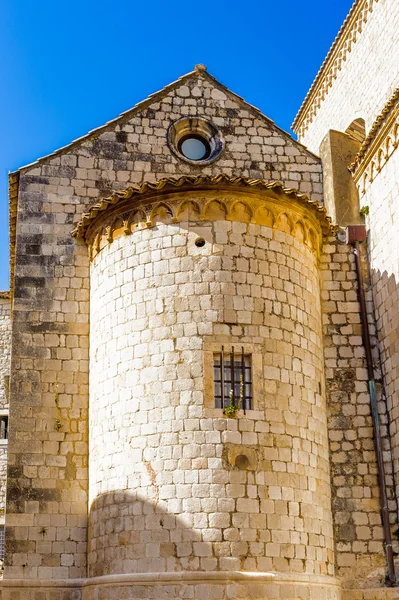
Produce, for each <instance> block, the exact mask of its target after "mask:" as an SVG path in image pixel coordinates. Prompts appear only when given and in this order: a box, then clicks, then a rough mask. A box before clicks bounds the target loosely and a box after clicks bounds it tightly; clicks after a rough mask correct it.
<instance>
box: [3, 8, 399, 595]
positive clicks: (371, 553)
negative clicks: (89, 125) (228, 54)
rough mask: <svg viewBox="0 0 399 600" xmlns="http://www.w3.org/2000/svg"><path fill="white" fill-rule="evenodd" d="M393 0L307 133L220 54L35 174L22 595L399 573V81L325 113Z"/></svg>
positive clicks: (21, 408)
mask: <svg viewBox="0 0 399 600" xmlns="http://www.w3.org/2000/svg"><path fill="white" fill-rule="evenodd" d="M389 4H390V2H389V0H385V1H383V0H379V2H377V3H376V2H374V3H373V2H366V0H358V1H357V2H355V5H354V6H353V8H352V9H351V13H350V15H349V17H348V19H347V21H346V22H345V24H344V27H343V29H342V30H341V32H340V34H339V36H338V38H337V40H336V42H335V43H334V45H333V48H332V49H331V51H330V54H329V56H328V58H327V62H326V63H325V65H324V66H323V67H322V70H321V71H320V73H319V75H318V78H317V80H316V82H315V84H314V85H313V88H312V90H311V91H310V93H309V96H308V98H307V100H306V101H305V103H304V105H303V107H302V108H301V112H300V113H299V115H298V117H297V119H296V124H295V127H296V128H297V131H298V135H299V142H297V141H295V140H293V139H292V138H291V137H290V136H289V135H288V134H287V133H285V132H284V131H282V130H281V129H279V128H278V127H277V126H276V125H275V124H274V123H273V122H272V121H271V120H270V119H268V118H267V117H265V116H264V115H263V114H261V113H260V111H258V110H257V109H256V108H254V107H253V106H250V105H248V104H247V103H245V102H244V101H243V100H242V99H241V98H240V97H238V96H236V95H235V94H234V93H233V92H231V91H230V90H229V89H227V88H226V87H225V86H224V85H222V84H221V83H220V82H218V81H217V80H216V79H215V78H214V77H212V76H211V75H210V74H209V73H208V72H207V70H206V68H205V67H204V66H203V65H197V66H196V67H195V69H194V71H193V72H191V73H188V74H187V75H185V76H184V77H181V78H180V79H179V80H178V81H176V82H174V83H172V84H170V85H169V86H167V87H166V88H164V89H163V90H161V91H160V92H158V93H156V94H154V95H152V96H151V97H149V98H148V99H147V100H145V101H143V102H141V103H140V104H138V105H137V106H136V107H134V108H133V109H131V110H129V111H127V112H126V113H124V114H123V115H121V116H120V117H119V118H117V119H115V120H114V121H111V122H109V123H108V124H106V125H105V126H103V127H100V128H99V129H97V130H95V131H92V132H90V133H89V134H88V135H87V136H85V137H83V138H81V139H79V140H77V141H76V142H73V143H72V144H71V145H69V146H67V147H65V148H63V149H61V150H59V151H57V152H55V153H53V154H52V155H50V156H47V157H45V158H43V159H40V160H38V161H37V162H36V163H33V164H32V165H29V166H27V167H24V168H22V169H20V170H19V171H18V172H16V173H13V174H11V176H10V217H11V218H10V223H11V291H10V294H11V299H12V368H11V378H10V398H11V404H10V432H9V436H8V437H9V442H8V443H9V460H8V480H7V512H6V526H7V527H6V558H5V565H6V566H5V572H4V579H3V581H2V583H1V586H0V590H1V595H2V598H4V600H25V599H26V600H37V599H39V598H40V600H41V599H42V598H43V599H45V600H50V599H51V600H70V599H71V600H72V599H73V600H75V599H76V600H78V599H80V598H83V599H84V600H97V599H100V598H101V599H104V600H107V599H108V598H109V599H111V598H112V599H113V598H129V599H132V600H133V599H136V598H137V599H138V598H141V599H145V600H147V599H148V600H150V599H154V598H157V599H158V598H171V599H177V598H188V599H190V598H192V599H200V598H209V599H211V600H213V599H214V600H218V599H222V598H223V599H224V598H226V599H229V598H231V599H233V598H234V599H238V600H247V599H250V598H251V599H259V600H260V599H264V600H266V599H267V600H277V599H280V598H286V599H288V600H298V599H301V600H302V599H303V600H305V599H306V600H340V599H341V598H342V600H371V599H374V598H380V599H393V598H398V597H399V588H398V587H397V583H396V575H395V564H394V557H395V555H396V553H397V551H398V543H397V531H398V507H397V491H398V490H397V485H398V483H399V482H398V480H397V476H398V473H397V471H398V464H397V453H398V442H399V440H398V438H397V433H396V425H397V419H398V412H397V411H398V406H397V397H396V396H395V394H397V388H398V385H399V384H398V377H397V361H396V358H395V357H396V354H395V352H396V351H397V345H398V341H397V335H396V334H397V297H396V296H395V290H396V288H395V287H394V283H395V281H396V279H395V278H396V277H397V271H395V268H397V262H396V263H395V260H396V261H397V248H398V242H397V238H395V234H394V229H395V227H396V225H395V223H396V220H395V214H396V213H395V207H396V206H397V192H398V191H399V190H398V188H399V185H398V182H396V184H395V179H394V175H392V176H390V175H389V173H391V171H388V170H387V171H385V173H386V175H384V168H388V165H389V163H390V161H391V159H392V158H394V156H395V152H397V146H398V143H397V140H396V138H394V137H392V136H391V137H390V139H391V142H390V144H389V146H388V148H389V149H388V150H387V151H386V152H385V154H384V161H385V162H384V161H383V160H382V159H381V160H380V163H379V170H378V172H377V171H373V173H374V175H373V183H371V184H370V186H371V187H370V188H369V187H367V185H368V184H367V185H363V183H364V177H363V176H360V175H359V173H360V171H361V169H362V168H363V165H365V164H366V162H367V160H368V152H369V151H370V150H369V149H370V148H372V147H373V144H375V143H376V142H375V140H376V139H377V138H378V136H379V135H382V133H381V132H382V130H383V128H384V127H385V125H386V124H387V123H388V121H389V123H391V120H392V119H393V116H392V115H396V112H395V111H396V108H395V107H396V104H395V103H396V101H397V95H395V94H393V93H392V92H393V91H392V90H388V91H387V92H386V97H387V100H385V99H384V98H385V97H384V98H382V99H383V100H384V102H382V105H381V104H379V100H378V98H377V97H376V98H375V106H376V107H377V108H376V109H375V111H376V112H378V110H382V111H383V112H382V116H380V117H378V119H377V121H376V125H373V126H371V123H372V116H371V112H372V111H373V110H374V105H372V103H371V101H369V102H368V103H367V101H365V106H366V105H367V106H368V107H369V110H370V114H369V113H368V114H367V115H366V113H365V112H363V113H362V115H363V116H362V115H360V114H358V112H357V109H356V110H352V109H353V106H354V105H353V102H354V101H353V99H352V98H351V97H350V96H348V100H347V105H345V104H344V105H343V106H345V110H346V115H347V118H346V117H345V118H344V122H343V123H339V124H338V123H337V124H336V123H335V121H334V119H335V118H336V117H335V112H334V111H335V109H334V108H333V107H332V108H330V109H329V110H330V112H331V117H330V119H329V120H328V118H327V117H323V118H321V117H320V120H319V121H318V115H324V112H323V110H324V109H323V106H324V104H323V103H328V102H329V100H330V99H331V98H332V97H333V92H334V86H335V85H337V86H338V85H339V82H340V77H341V72H342V74H343V75H342V77H344V76H345V77H348V76H347V75H344V74H345V69H346V68H347V67H346V64H347V63H348V64H349V63H350V57H351V51H354V49H356V47H357V44H361V43H362V39H363V38H365V39H369V40H370V39H372V38H373V35H374V34H373V33H370V28H377V30H379V31H381V29H382V28H383V27H391V28H392V35H391V36H387V37H390V39H391V44H393V43H394V42H395V43H398V39H397V34H396V33H395V32H396V31H397V29H394V26H395V23H396V20H395V19H396V17H395V15H396V14H397V12H398V11H397V10H396V7H395V6H393V5H394V3H393V1H392V6H391V7H390V6H389ZM395 10H396V12H395ZM387 11H391V13H390V14H391V15H392V16H393V17H392V19H391V18H390V20H389V23H387V14H388V12H387ZM354 31H356V35H354V33H353V32H354ZM373 31H374V30H373ZM395 36H396V37H395ZM349 39H350V40H351V42H350V43H349V41H348V40H349ZM343 48H344V50H345V51H344V50H343ZM391 51H392V52H393V51H394V49H393V48H391ZM384 52H385V54H386V52H387V49H385V50H384ZM383 55H384V54H381V56H383ZM377 59H378V55H377V54H376V60H377ZM361 68H364V65H363V64H358V69H359V71H360V70H361ZM330 69H333V73H334V75H331V72H330ZM376 71H378V69H376ZM378 72H379V71H378ZM397 72H398V69H397ZM389 73H390V74H389V76H388V75H387V76H386V77H385V78H384V77H383V76H381V81H380V82H379V83H378V84H377V83H376V88H377V87H378V90H379V92H378V93H380V94H382V95H383V93H382V92H381V86H382V85H383V84H384V85H385V86H386V89H388V88H390V87H392V85H394V81H393V78H394V75H392V74H391V71H390V72H389ZM350 77H353V74H352V75H350V76H349V78H350ZM390 78H391V79H392V81H391V79H390ZM327 81H328V85H327V83H325V82H327ZM319 88H320V89H323V90H324V91H323V94H322V95H320V96H318V95H317V94H318V93H319V92H318V90H319ZM367 89H369V90H370V94H371V91H372V89H373V88H372V87H371V86H369V85H368V83H367V82H366V83H365V87H364V89H360V90H359V98H360V97H362V99H364V96H365V95H366V90H367ZM337 95H338V96H339V97H341V96H345V85H344V84H343V87H342V89H341V90H339V91H338V94H337ZM377 95H378V94H377V92H376V93H375V96H377ZM342 102H344V100H342ZM385 102H388V103H387V104H386V106H385V108H384V104H385ZM337 111H338V109H337ZM351 111H352V112H351ZM338 112H339V114H340V115H342V113H343V112H344V109H343V108H339V111H338ZM366 116H367V120H366ZM375 117H376V114H375ZM362 119H363V120H364V122H363V121H362ZM391 125H392V123H391ZM370 126H371V128H370ZM332 129H333V131H331V130H332ZM335 129H337V131H335ZM390 131H391V130H390ZM393 131H396V133H397V129H396V130H395V128H394V129H393ZM306 136H308V137H306ZM378 139H379V138H378ZM303 143H305V144H307V145H308V146H309V147H308V148H306V147H305V145H303ZM385 143H387V142H385ZM319 155H320V156H321V158H319ZM364 161H366V162H364ZM385 165H386V166H385ZM348 166H350V169H351V171H349V170H348ZM351 172H353V176H352V175H351V174H350V173H351ZM362 172H363V171H362ZM323 177H324V182H323ZM362 177H363V178H362ZM368 177H369V178H368V180H367V181H368V182H371V176H370V175H369V176H368ZM359 181H362V182H363V183H362V184H360V188H359ZM378 182H380V183H378ZM372 185H375V186H382V187H380V188H374V191H373V192H371V189H372ZM395 185H396V188H395ZM363 188H364V189H363ZM378 189H379V190H380V191H378ZM382 190H384V191H383V194H384V195H381V192H382ZM395 190H396V191H395ZM359 197H360V204H359ZM373 198H375V199H376V200H373ZM377 198H378V202H379V204H378V205H377ZM383 198H385V199H386V200H385V202H388V201H389V203H390V204H389V206H390V207H392V209H391V217H389V218H388V216H387V214H386V207H385V205H384V204H383ZM395 203H396V204H395ZM366 206H367V207H369V210H367V209H366V208H365V207H366ZM361 207H363V211H362V213H363V214H361V212H360V208H361ZM365 213H367V216H366V227H365V226H364V214H365ZM390 219H391V220H390ZM380 224H383V225H380ZM348 226H349V227H348ZM380 226H383V227H384V236H385V237H386V239H388V238H389V236H390V238H389V239H390V240H391V242H390V252H386V251H385V249H384V247H383V244H382V242H383V240H382V239H381V230H380V229H379V227H380ZM366 233H367V240H366ZM359 242H361V243H360V244H359ZM369 264H370V266H371V274H369V268H368V265H369ZM395 264H396V267H395ZM378 265H379V267H378V268H377V266H378ZM378 269H380V270H379V271H378ZM381 269H384V271H382V270H381ZM363 300H364V301H363ZM0 360H1V359H0ZM0 364H3V363H0ZM4 364H5V363H4ZM5 369H6V370H7V369H8V366H7V367H5ZM0 398H1V395H0ZM370 399H371V401H370ZM371 407H372V409H373V410H372V409H371ZM373 407H374V408H373ZM4 408H6V405H4ZM0 418H1V413H0Z"/></svg>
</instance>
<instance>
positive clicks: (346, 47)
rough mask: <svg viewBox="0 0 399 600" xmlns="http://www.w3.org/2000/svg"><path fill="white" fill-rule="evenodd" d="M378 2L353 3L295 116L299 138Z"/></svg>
mask: <svg viewBox="0 0 399 600" xmlns="http://www.w3.org/2000/svg"><path fill="white" fill-rule="evenodd" d="M377 2H378V0H355V2H354V3H353V5H352V8H351V9H350V11H349V14H348V16H347V17H346V19H345V21H344V22H343V25H342V27H341V29H340V30H339V32H338V35H337V37H336V38H335V40H334V42H333V44H332V46H331V48H330V50H329V52H328V54H327V56H326V58H325V60H324V62H323V64H322V65H321V67H320V69H319V72H318V73H317V75H316V78H315V80H314V81H313V83H312V85H311V87H310V90H309V91H308V93H307V95H306V97H305V99H304V101H303V102H302V105H301V107H300V109H299V111H298V113H297V115H296V117H295V119H294V122H293V124H292V129H293V130H294V131H295V133H296V134H297V135H298V137H299V138H301V137H302V136H303V135H304V134H305V132H306V131H307V129H308V127H309V125H310V123H311V122H312V121H313V118H314V117H315V115H316V113H317V111H318V109H319V107H320V105H321V103H322V102H323V100H324V99H325V97H326V96H327V94H328V92H329V89H330V87H331V86H332V84H333V82H334V79H336V78H337V75H338V72H339V71H340V70H341V65H342V63H343V62H345V61H346V59H347V57H348V54H349V53H350V52H351V50H352V46H353V44H355V43H356V41H357V39H358V36H359V35H360V34H361V32H362V29H363V26H364V24H365V23H367V21H368V18H369V13H371V12H372V11H373V6H374V4H376V3H377Z"/></svg>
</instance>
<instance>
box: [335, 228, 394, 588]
mask: <svg viewBox="0 0 399 600" xmlns="http://www.w3.org/2000/svg"><path fill="white" fill-rule="evenodd" d="M355 227H356V226H352V227H348V229H347V241H348V242H349V243H352V248H353V254H354V255H355V265H356V276H357V284H358V297H359V304H360V317H361V321H362V332H363V344H364V349H365V353H366V362H367V375H368V386H369V393H370V405H371V417H372V421H373V429H374V443H375V451H376V455H377V468H378V483H379V489H380V506H381V520H382V527H383V532H384V545H385V553H386V559H387V567H388V575H387V578H386V583H387V585H390V586H393V585H395V584H396V575H395V564H394V560H393V551H392V537H391V528H390V524H389V510H388V496H387V486H386V482H385V466H384V457H383V450H382V442H381V429H380V417H379V413H378V404H377V394H376V389H375V379H374V366H373V357H372V353H371V343H370V331H369V323H368V319H367V309H366V300H365V296H364V286H363V276H362V270H361V264H360V247H359V239H360V240H361V241H364V239H365V235H364V237H363V239H362V237H360V236H359V235H358V234H359V233H360V228H362V230H363V231H364V234H365V228H364V226H358V228H359V229H358V231H357V232H356V233H355V232H354V231H353V230H354V229H355ZM356 229H357V227H356ZM350 230H352V232H351V231H350Z"/></svg>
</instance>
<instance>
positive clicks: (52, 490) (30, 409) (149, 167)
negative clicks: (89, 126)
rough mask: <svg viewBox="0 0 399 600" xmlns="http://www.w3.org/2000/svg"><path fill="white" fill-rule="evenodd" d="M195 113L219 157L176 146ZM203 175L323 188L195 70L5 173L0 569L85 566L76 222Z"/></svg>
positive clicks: (294, 153) (82, 331)
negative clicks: (212, 136) (173, 181)
mask: <svg viewBox="0 0 399 600" xmlns="http://www.w3.org/2000/svg"><path fill="white" fill-rule="evenodd" d="M187 115H198V116H202V117H204V118H207V119H209V120H210V121H212V122H213V123H214V124H215V125H216V126H217V127H218V128H219V129H220V132H221V135H222V137H223V141H224V150H223V153H222V155H221V156H220V158H219V159H218V160H217V161H216V162H214V163H212V164H210V165H207V166H204V167H196V166H193V165H189V164H187V163H185V162H183V161H181V160H179V159H178V158H177V157H176V156H175V154H174V153H173V152H172V151H171V150H170V148H169V147H168V144H167V131H168V128H169V126H170V124H171V122H172V121H173V120H176V119H179V118H181V117H182V116H187ZM199 173H202V174H211V175H219V174H220V173H225V174H228V175H233V176H243V175H244V176H245V175H246V176H249V177H255V178H256V177H262V178H265V179H267V180H275V179H278V180H281V181H282V182H283V184H284V185H286V186H287V187H294V188H297V189H299V190H300V191H301V192H304V193H309V195H310V197H311V198H312V199H313V200H318V201H319V200H321V197H322V196H321V193H322V189H321V164H320V160H319V159H318V158H317V157H315V156H314V155H312V154H311V153H310V152H308V151H307V150H306V149H304V148H303V147H302V146H301V145H300V144H298V143H297V142H295V141H293V140H292V139H291V138H290V136H289V135H288V134H286V133H285V132H283V131H281V130H280V129H278V128H277V127H276V126H275V125H274V124H273V122H272V121H270V120H269V119H267V118H266V117H264V116H263V115H261V114H260V112H259V111H257V110H256V109H254V108H253V107H250V106H248V105H246V104H245V103H244V102H243V101H242V100H241V99H240V98H238V97H237V96H236V95H234V94H232V93H231V92H229V90H227V88H224V86H222V85H220V84H219V83H218V82H216V80H214V79H213V78H212V77H211V76H209V75H208V74H206V73H204V72H199V71H198V72H197V71H196V72H193V73H191V74H189V75H187V76H185V77H184V78H183V79H182V80H180V81H177V82H175V83H173V84H171V85H170V86H168V88H166V89H165V90H163V91H162V92H160V93H158V94H155V95H154V96H152V97H151V98H149V99H148V100H146V101H145V102H143V103H141V104H140V105H138V106H137V107H136V108H134V109H132V110H131V111H129V112H127V113H125V114H124V115H123V116H122V117H120V118H119V119H117V120H115V121H114V122H111V123H109V124H108V125H106V126H104V127H102V128H100V129H98V130H97V131H95V132H92V133H91V134H90V135H88V136H86V137H85V138H83V139H81V140H79V141H78V142H76V143H74V144H72V145H71V146H69V147H67V148H64V149H63V150H61V151H58V152H57V153H55V154H54V155H51V156H49V157H47V158H44V159H41V160H39V161H38V162H37V163H36V164H33V165H31V166H30V167H27V168H25V169H22V170H21V171H20V172H19V173H16V174H13V175H12V176H11V179H10V198H11V206H12V219H14V218H15V219H16V221H15V222H14V221H13V223H14V225H13V227H14V230H13V236H15V239H16V246H15V255H14V253H12V257H11V260H12V263H14V260H15V269H14V270H13V274H14V275H13V293H14V308H13V361H12V385H11V398H12V399H13V398H14V399H15V401H13V400H12V408H11V415H10V425H11V429H10V431H11V433H10V439H9V471H8V477H9V486H8V500H7V502H8V508H7V515H8V516H7V538H8V541H7V542H6V570H5V577H6V578H9V579H18V578H22V577H23V578H25V579H26V578H30V579H35V578H37V577H41V578H52V579H59V578H61V579H63V578H74V577H84V576H85V574H86V566H85V556H86V542H85V539H86V525H87V521H86V520H87V497H86V491H87V472H86V468H87V447H86V441H87V416H86V414H87V413H86V411H87V407H88V330H89V325H88V311H89V304H88V286H89V274H88V273H89V258H88V254H87V247H86V245H85V244H84V242H82V241H75V240H74V239H73V238H72V237H71V231H72V229H73V227H74V225H75V224H76V223H77V222H78V220H79V219H80V217H81V215H82V213H84V212H85V211H87V209H88V207H90V206H91V205H92V204H94V203H95V202H96V201H97V200H98V199H100V198H102V197H103V196H106V195H108V194H109V192H110V191H111V190H120V189H125V188H126V187H127V186H129V185H132V184H137V183H140V184H141V183H143V182H144V181H157V180H159V179H161V178H162V177H167V176H171V175H173V176H180V175H185V174H189V175H191V174H199ZM27 528H28V531H29V532H30V533H29V535H28V537H27V533H26V532H27ZM43 528H44V529H45V530H46V531H45V535H44V534H43V533H40V531H42V530H43Z"/></svg>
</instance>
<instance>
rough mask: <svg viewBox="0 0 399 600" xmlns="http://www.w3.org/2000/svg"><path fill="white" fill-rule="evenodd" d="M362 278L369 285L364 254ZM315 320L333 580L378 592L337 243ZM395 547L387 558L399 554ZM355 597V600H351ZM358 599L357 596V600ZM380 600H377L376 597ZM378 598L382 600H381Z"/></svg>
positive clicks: (387, 454)
mask: <svg viewBox="0 0 399 600" xmlns="http://www.w3.org/2000/svg"><path fill="white" fill-rule="evenodd" d="M362 251H363V271H364V273H363V276H364V281H365V285H366V286H367V285H368V273H367V264H366V247H365V245H364V248H362ZM321 268H322V274H321V276H322V312H323V316H324V355H325V365H326V389H327V406H328V430H329V439H330V457H331V463H330V466H331V484H332V510H333V519H334V537H335V550H336V565H337V575H338V576H339V577H342V580H343V585H344V587H349V588H351V587H359V588H363V587H368V586H371V587H373V586H376V585H379V584H380V585H383V584H384V579H385V571H386V560H385V551H384V547H383V532H382V526H381V516H380V499H379V485H378V479H377V463H376V455H375V449H374V440H373V425H372V420H371V413H370V396H369V392H368V384H367V369H366V361H365V353H364V347H363V342H362V326H361V320H360V313H359V303H358V297H357V280H356V279H357V278H356V271H355V264H354V256H353V251H352V248H351V247H350V246H348V245H346V244H345V243H343V242H340V241H339V240H338V239H336V238H331V239H330V241H329V243H328V244H326V245H325V246H324V251H323V256H322V262H321ZM366 289H368V291H367V308H368V320H369V324H370V332H371V336H372V337H371V343H372V346H373V357H374V361H375V364H376V382H377V393H378V399H379V403H378V408H379V414H380V420H381V433H382V438H383V448H384V458H385V470H386V482H387V486H388V498H389V509H390V517H391V523H392V531H395V530H396V528H397V513H396V511H397V505H396V499H395V493H394V485H393V476H392V460H391V456H392V454H391V447H390V440H389V436H388V427H387V426H388V415H387V407H386V402H385V399H384V396H383V394H382V385H381V373H380V371H379V369H378V365H379V354H378V347H377V340H376V335H375V326H374V315H373V304H372V297H371V291H370V288H369V287H368V288H366ZM393 539H394V551H397V550H398V547H397V546H398V544H397V541H396V542H395V539H396V538H395V535H394V536H393ZM355 597H357V596H355ZM361 597H362V596H361V595H360V592H359V598H361ZM378 597H379V596H378ZM381 597H385V596H381Z"/></svg>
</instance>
